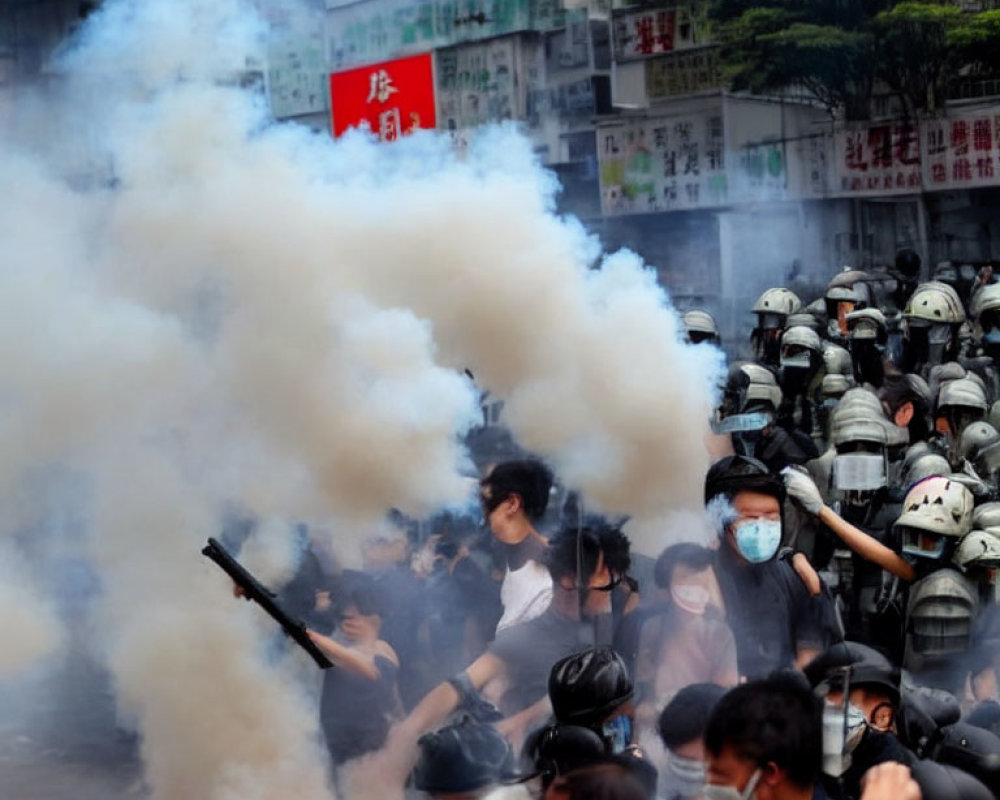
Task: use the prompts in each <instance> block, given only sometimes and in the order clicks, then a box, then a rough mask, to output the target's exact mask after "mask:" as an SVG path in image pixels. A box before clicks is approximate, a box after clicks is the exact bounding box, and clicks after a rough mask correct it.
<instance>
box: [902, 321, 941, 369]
mask: <svg viewBox="0 0 1000 800" xmlns="http://www.w3.org/2000/svg"><path fill="white" fill-rule="evenodd" d="M949 344H951V325H948V324H947V323H945V322H936V323H931V324H929V325H919V324H916V323H915V322H914V321H912V320H908V321H907V325H906V351H907V355H908V359H907V361H908V363H910V364H913V365H918V364H941V363H942V362H943V361H944V360H945V352H946V351H947V349H948V345H949Z"/></svg>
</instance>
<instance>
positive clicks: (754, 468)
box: [705, 455, 785, 505]
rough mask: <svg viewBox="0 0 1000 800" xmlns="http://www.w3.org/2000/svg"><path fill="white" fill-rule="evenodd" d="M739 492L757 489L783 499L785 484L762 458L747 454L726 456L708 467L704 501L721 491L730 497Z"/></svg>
mask: <svg viewBox="0 0 1000 800" xmlns="http://www.w3.org/2000/svg"><path fill="white" fill-rule="evenodd" d="M739 492H759V493H760V494H768V495H771V496H772V497H775V498H777V500H778V502H779V503H780V502H784V499H785V484H784V481H782V480H781V476H780V475H775V474H774V473H773V472H771V471H770V470H769V469H768V468H767V466H766V465H765V464H764V462H762V461H758V460H757V459H756V458H751V457H750V456H739V455H737V456H726V457H725V458H720V459H719V460H718V461H716V462H715V463H714V464H712V466H711V467H709V468H708V474H707V475H706V476H705V503H706V505H707V504H708V502H709V500H711V499H712V498H713V497H717V496H718V495H720V494H724V495H728V496H729V497H733V496H735V495H736V494H738V493H739Z"/></svg>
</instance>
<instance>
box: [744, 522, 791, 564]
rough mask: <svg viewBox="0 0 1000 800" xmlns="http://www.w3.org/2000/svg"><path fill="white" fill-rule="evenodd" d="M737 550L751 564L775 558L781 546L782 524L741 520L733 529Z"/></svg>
mask: <svg viewBox="0 0 1000 800" xmlns="http://www.w3.org/2000/svg"><path fill="white" fill-rule="evenodd" d="M733 536H734V538H735V540H736V549H737V550H739V552H740V555H742V556H743V558H745V559H746V560H747V561H749V562H750V563H751V564H763V563H764V562H765V561H770V560H771V559H772V558H774V554H775V553H777V552H778V546H779V545H780V544H781V522H779V521H778V520H770V519H747V520H739V521H738V522H737V523H736V524H735V526H734V527H733Z"/></svg>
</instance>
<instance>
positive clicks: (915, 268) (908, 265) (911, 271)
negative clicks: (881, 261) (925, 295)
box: [896, 247, 920, 278]
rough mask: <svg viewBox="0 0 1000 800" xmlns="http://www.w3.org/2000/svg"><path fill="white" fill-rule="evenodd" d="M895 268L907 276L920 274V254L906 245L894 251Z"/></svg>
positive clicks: (912, 276) (911, 276) (913, 276)
mask: <svg viewBox="0 0 1000 800" xmlns="http://www.w3.org/2000/svg"><path fill="white" fill-rule="evenodd" d="M896 270H897V271H898V272H899V273H901V274H903V275H905V276H906V277H908V278H917V277H919V276H920V256H919V255H917V253H916V251H915V250H913V249H911V248H909V247H906V248H904V249H902V250H900V251H899V252H898V253H896Z"/></svg>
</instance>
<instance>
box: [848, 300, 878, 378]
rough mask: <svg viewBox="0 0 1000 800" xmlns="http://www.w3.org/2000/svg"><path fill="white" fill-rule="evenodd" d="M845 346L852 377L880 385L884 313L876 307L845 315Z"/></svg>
mask: <svg viewBox="0 0 1000 800" xmlns="http://www.w3.org/2000/svg"><path fill="white" fill-rule="evenodd" d="M847 330H848V347H849V348H850V351H851V362H852V364H853V367H854V380H855V381H857V382H858V383H859V384H865V383H867V384H868V385H869V386H872V387H873V388H875V389H878V388H881V386H882V383H883V381H884V380H885V355H884V354H885V346H886V342H887V340H888V332H887V330H886V323H885V315H884V314H883V313H882V312H881V311H879V310H878V309H877V308H863V309H860V310H858V311H852V312H851V313H849V314H848V315H847Z"/></svg>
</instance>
